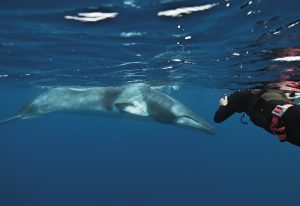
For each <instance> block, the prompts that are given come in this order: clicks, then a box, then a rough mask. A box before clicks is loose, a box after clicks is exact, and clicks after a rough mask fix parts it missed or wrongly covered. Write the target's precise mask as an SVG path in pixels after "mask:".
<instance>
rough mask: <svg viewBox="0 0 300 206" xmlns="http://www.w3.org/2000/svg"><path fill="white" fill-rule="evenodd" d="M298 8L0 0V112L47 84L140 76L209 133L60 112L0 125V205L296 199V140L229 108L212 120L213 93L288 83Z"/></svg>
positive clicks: (293, 77)
mask: <svg viewBox="0 0 300 206" xmlns="http://www.w3.org/2000/svg"><path fill="white" fill-rule="evenodd" d="M179 8H181V9H179ZM167 11H169V12H167ZM170 11H172V12H170ZM299 11H300V2H299V0H286V1H271V0H253V1H244V0H222V1H218V0H216V1H210V0H203V1H196V0H194V1H180V0H149V1H142V0H124V1H117V0H113V1H106V0H101V1H96V0H86V1H76V2H74V1H67V0H60V1H47V0H46V1H38V0H27V1H20V0H11V1H3V0H2V1H1V6H0V25H1V28H0V95H1V99H0V100H1V101H0V108H1V109H0V117H1V118H0V119H5V118H7V117H9V116H12V115H14V114H16V113H17V112H18V111H19V109H20V108H21V107H22V106H23V105H24V104H26V103H27V102H29V101H30V100H32V99H33V98H34V97H35V96H36V95H38V94H40V93H42V92H44V91H46V90H47V89H49V88H52V87H57V86H118V85H124V84H148V85H150V86H153V87H155V88H157V89H160V90H161V91H163V92H165V93H167V94H169V95H170V96H172V97H175V98H176V99H178V100H180V101H181V102H183V103H184V104H185V105H186V106H188V107H189V108H191V109H192V110H193V111H194V112H195V113H197V114H199V116H201V117H203V118H204V119H205V120H207V121H208V122H209V123H210V124H212V125H213V126H214V127H216V129H217V134H216V135H214V136H209V135H206V134H204V133H200V132H197V131H193V130H189V129H183V128H180V127H176V126H172V125H164V124H159V123H155V122H143V121H134V120H127V119H118V118H106V117H100V116H99V117H97V116H80V115H68V114H53V115H47V116H43V117H39V118H33V119H28V120H22V121H18V122H14V123H12V124H7V125H1V127H0V205H1V206H2V205H3V206H15V205H17V206H19V205H22V206H27V205H28V206H53V205H64V206H66V205H72V206H77V205H78V206H82V205H89V206H96V205H97V206H98V205H112V206H114V205H118V206H119V205H130V206H134V205H138V206H153V205H155V206H160V205H162V206H167V205H170V206H176V205H179V206H183V205H185V206H194V205H195V206H199V205H205V206H219V205H222V206H226V205H230V206H235V205H244V206H248V205H249V206H253V205H256V206H259V205H262V206H265V205H273V206H283V205H288V206H294V205H295V206H297V205H299V204H300V200H299V190H300V178H299V174H300V164H299V159H300V148H299V147H297V146H294V145H291V144H289V143H281V142H279V141H278V139H277V138H276V136H273V135H270V134H268V133H267V132H266V131H264V130H263V129H261V128H257V127H255V126H254V125H253V124H252V123H250V121H249V124H247V125H245V124H241V123H240V117H241V115H240V114H235V115H234V116H233V117H232V118H230V119H228V120H227V121H226V122H224V123H222V124H215V123H214V122H213V115H214V112H215V111H216V109H217V108H218V101H219V98H220V97H222V96H223V94H224V93H226V94H230V93H231V92H233V91H235V90H237V89H241V88H253V87H260V86H263V85H266V84H276V85H280V84H281V83H282V82H284V83H285V85H288V86H287V87H288V88H289V83H291V82H293V83H298V82H299V81H300V64H299V59H300V58H299V56H300V24H299V23H300V13H299ZM176 12H177V14H176ZM180 12H181V13H180ZM294 89H300V88H299V87H298V88H294ZM298 102H299V101H298Z"/></svg>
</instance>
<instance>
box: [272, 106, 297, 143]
mask: <svg viewBox="0 0 300 206" xmlns="http://www.w3.org/2000/svg"><path fill="white" fill-rule="evenodd" d="M291 106H293V105H292V104H285V105H282V106H281V105H277V106H276V107H275V108H274V110H273V111H272V115H273V118H272V122H271V128H270V129H271V131H272V132H273V133H274V134H277V136H278V139H279V140H280V141H285V140H286V139H287V136H286V133H285V126H284V125H283V126H281V127H279V120H280V118H281V117H282V116H283V114H284V113H285V112H286V110H287V109H288V108H289V107H291Z"/></svg>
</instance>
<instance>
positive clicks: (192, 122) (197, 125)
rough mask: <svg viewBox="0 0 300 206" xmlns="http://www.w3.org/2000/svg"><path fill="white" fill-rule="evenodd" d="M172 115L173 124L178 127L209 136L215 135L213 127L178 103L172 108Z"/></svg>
mask: <svg viewBox="0 0 300 206" xmlns="http://www.w3.org/2000/svg"><path fill="white" fill-rule="evenodd" d="M172 113H173V114H174V117H175V120H174V123H176V124H177V125H179V126H184V127H190V128H194V129H197V130H200V131H202V132H205V133H207V134H211V135H213V134H216V129H215V128H214V127H213V126H211V125H210V124H209V123H207V122H206V121H205V120H203V119H202V118H200V117H199V116H197V115H196V114H194V113H193V112H191V111H190V110H189V109H187V108H186V107H185V106H184V105H182V104H180V103H179V104H175V105H174V106H173V107H172Z"/></svg>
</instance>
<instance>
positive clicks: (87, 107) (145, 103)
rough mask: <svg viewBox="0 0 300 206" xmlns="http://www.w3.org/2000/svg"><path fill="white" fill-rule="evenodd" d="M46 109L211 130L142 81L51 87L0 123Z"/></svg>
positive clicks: (35, 113) (45, 112)
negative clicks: (93, 85) (139, 82)
mask: <svg viewBox="0 0 300 206" xmlns="http://www.w3.org/2000/svg"><path fill="white" fill-rule="evenodd" d="M50 113H78V114H86V115H99V116H103V115H104V116H107V115H108V116H116V117H125V118H131V119H132V118H133V119H148V120H152V121H156V122H160V123H165V124H175V125H179V126H184V127H189V128H194V129H197V130H199V131H202V132H205V133H207V134H214V133H215V129H214V128H213V127H212V126H211V125H209V124H208V123H207V122H206V121H204V120H203V119H201V118H200V117H198V116H197V115H196V114H194V113H193V112H192V111H191V110H189V109H188V108H187V107H186V106H184V105H183V104H182V103H181V102H179V101H178V100H176V99H174V98H172V97H170V96H168V95H166V94H164V93H162V92H160V91H158V90H155V89H152V88H151V87H149V86H145V85H143V86H136V85H133V86H132V85H127V86H120V87H57V88H52V89H50V90H48V91H46V92H44V93H42V94H40V95H39V96H37V97H36V98H35V99H33V101H31V102H30V103H28V104H26V105H25V106H24V107H23V108H22V109H21V111H20V112H19V113H18V114H16V115H15V116H12V117H10V118H7V119H4V120H2V121H0V125H1V124H5V123H9V122H12V121H15V120H19V119H28V118H33V117H38V116H41V115H44V114H50Z"/></svg>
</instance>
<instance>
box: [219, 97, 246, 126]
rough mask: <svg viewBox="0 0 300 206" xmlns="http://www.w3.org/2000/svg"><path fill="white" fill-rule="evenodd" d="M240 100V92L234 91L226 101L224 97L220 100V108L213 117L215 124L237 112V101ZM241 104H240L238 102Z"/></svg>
mask: <svg viewBox="0 0 300 206" xmlns="http://www.w3.org/2000/svg"><path fill="white" fill-rule="evenodd" d="M240 99H241V91H236V92H234V93H232V94H231V95H230V96H229V97H228V99H227V96H226V95H225V96H224V98H221V99H220V101H219V104H220V107H219V109H218V110H217V111H216V113H215V116H214V121H215V122H216V123H220V122H223V121H224V120H226V119H227V118H229V117H230V116H231V115H233V114H234V113H235V112H238V111H239V110H238V105H239V100H240ZM240 103H241V102H240Z"/></svg>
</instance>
